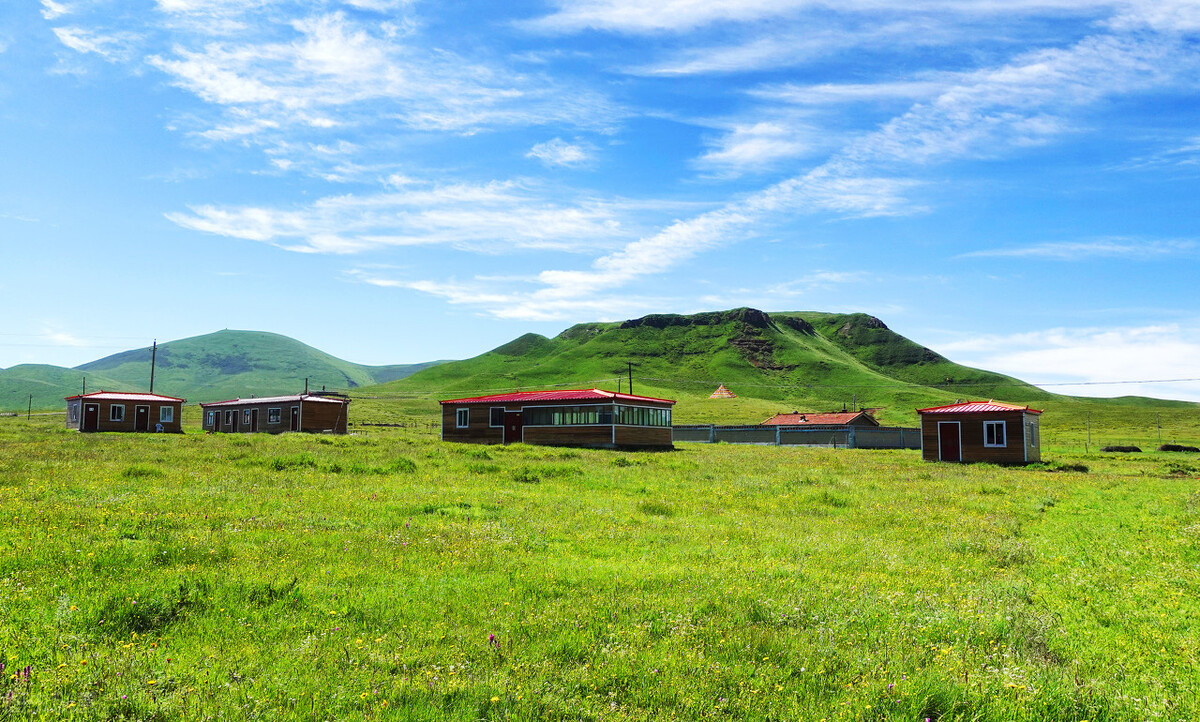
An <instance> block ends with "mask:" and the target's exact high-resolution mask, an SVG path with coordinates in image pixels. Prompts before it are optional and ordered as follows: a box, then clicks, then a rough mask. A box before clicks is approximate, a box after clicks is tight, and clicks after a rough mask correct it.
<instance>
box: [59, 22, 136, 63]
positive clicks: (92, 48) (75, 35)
mask: <svg viewBox="0 0 1200 722" xmlns="http://www.w3.org/2000/svg"><path fill="white" fill-rule="evenodd" d="M54 35H55V37H57V38H58V40H59V42H61V43H62V44H63V45H66V46H67V47H68V48H70V49H72V50H74V51H76V52H79V53H95V54H96V55H99V56H100V57H102V58H104V59H105V60H107V61H109V62H112V63H116V62H124V61H126V60H128V59H129V58H130V57H131V55H132V52H133V48H132V46H133V43H134V42H136V40H137V36H136V35H134V34H132V33H114V34H104V33H98V32H93V31H91V30H87V29H86V28H81V27H61V28H54Z"/></svg>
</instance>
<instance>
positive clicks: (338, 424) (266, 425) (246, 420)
mask: <svg viewBox="0 0 1200 722" xmlns="http://www.w3.org/2000/svg"><path fill="white" fill-rule="evenodd" d="M349 407H350V399H348V398H346V397H345V396H341V395H333V394H324V395H323V394H294V395H292V396H267V397H263V398H260V399H230V400H229V401H214V402H211V403H207V404H200V408H201V409H203V415H202V416H201V425H202V426H203V428H204V430H205V431H220V432H223V433H231V434H253V433H256V432H266V433H268V434H279V433H282V432H284V431H307V432H310V433H334V434H344V433H346V427H347V413H348V411H349Z"/></svg>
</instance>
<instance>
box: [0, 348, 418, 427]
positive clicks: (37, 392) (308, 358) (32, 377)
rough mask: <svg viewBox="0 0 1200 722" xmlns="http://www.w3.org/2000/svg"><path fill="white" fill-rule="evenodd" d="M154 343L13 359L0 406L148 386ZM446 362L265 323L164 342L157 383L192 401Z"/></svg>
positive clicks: (331, 383)
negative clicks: (384, 354)
mask: <svg viewBox="0 0 1200 722" xmlns="http://www.w3.org/2000/svg"><path fill="white" fill-rule="evenodd" d="M150 355H151V354H150V349H149V348H140V349H135V350H131V351H124V352H122V353H118V354H114V355H112V356H107V357H105V358H102V359H99V360H96V361H92V362H90V363H86V364H83V365H82V366H77V367H75V368H74V369H64V368H61V367H57V366H44V365H39V366H34V365H26V366H15V367H13V368H11V369H7V370H3V371H0V408H2V409H4V410H19V409H24V408H26V405H27V403H28V398H29V394H34V402H33V405H34V407H35V408H43V409H57V408H61V407H62V399H63V397H64V396H69V395H71V394H77V393H79V392H80V390H81V389H82V387H83V379H84V378H85V377H86V379H87V388H88V390H89V391H97V390H100V389H107V390H121V391H144V390H147V389H148V388H149V386H150ZM437 363H440V362H438V361H433V362H429V363H422V364H409V365H394V366H364V365H360V364H355V363H350V362H349V361H343V360H342V359H339V358H337V357H335V356H331V355H329V354H327V353H325V352H323V351H319V350H317V349H315V348H313V347H311V346H308V345H306V344H303V343H301V342H299V341H297V340H295V339H293V338H289V337H287V336H281V335H279V334H274V333H265V332H261V331H229V330H226V331H218V332H216V333H210V334H206V335H203V336H194V337H192V338H185V339H180V340H178V341H169V342H167V343H163V344H159V346H158V353H157V358H156V361H155V372H154V391H155V392H156V393H161V394H167V395H169V396H181V397H184V398H186V399H187V400H188V401H189V402H200V401H215V400H219V399H226V398H231V397H236V396H269V395H272V394H283V393H296V392H298V391H302V390H303V389H304V383H305V379H306V378H307V379H308V385H309V388H311V389H320V388H321V387H323V386H324V387H327V388H329V389H331V390H332V389H337V390H345V389H353V388H357V387H359V386H368V385H373V384H379V383H385V382H388V381H394V380H396V379H400V378H404V377H405V376H407V375H409V374H411V373H414V372H416V371H419V370H421V369H425V368H428V367H430V366H431V365H435V364H437Z"/></svg>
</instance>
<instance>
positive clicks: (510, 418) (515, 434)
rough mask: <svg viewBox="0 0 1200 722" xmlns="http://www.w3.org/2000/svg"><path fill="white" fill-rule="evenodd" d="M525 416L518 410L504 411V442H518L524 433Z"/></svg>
mask: <svg viewBox="0 0 1200 722" xmlns="http://www.w3.org/2000/svg"><path fill="white" fill-rule="evenodd" d="M524 428H525V417H524V416H522V415H521V412H520V411H506V412H504V443H506V444H516V443H520V441H521V439H522V438H523V436H524V434H523V433H522V432H523V429H524Z"/></svg>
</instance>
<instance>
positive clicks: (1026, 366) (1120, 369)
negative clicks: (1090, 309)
mask: <svg viewBox="0 0 1200 722" xmlns="http://www.w3.org/2000/svg"><path fill="white" fill-rule="evenodd" d="M936 350H937V351H938V353H941V354H943V355H945V356H947V357H949V358H953V359H954V360H955V361H956V362H958V363H962V364H965V365H967V366H973V367H976V368H986V369H989V370H992V371H998V372H1000V373H1004V374H1007V375H1010V376H1014V377H1016V378H1019V379H1021V380H1023V381H1029V382H1031V383H1035V384H1036V383H1041V384H1045V385H1046V389H1047V390H1049V391H1054V392H1056V393H1065V394H1072V395H1081V396H1104V397H1111V396H1126V395H1141V396H1152V397H1156V398H1170V399H1184V400H1192V401H1200V382H1197V381H1189V382H1177V383H1137V382H1146V381H1167V380H1172V379H1195V378H1197V377H1198V376H1200V374H1198V373H1197V371H1196V365H1195V362H1194V360H1195V359H1197V358H1200V327H1197V326H1186V325H1179V324H1164V325H1154V326H1143V327H1122V328H1055V329H1047V330H1042V331H1032V332H1027V333H1021V334H1013V335H1000V336H977V337H971V338H965V339H961V340H959V341H955V342H951V343H946V344H942V345H940V346H939V347H938V348H937V349H936ZM1069 384H1074V385H1069Z"/></svg>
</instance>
